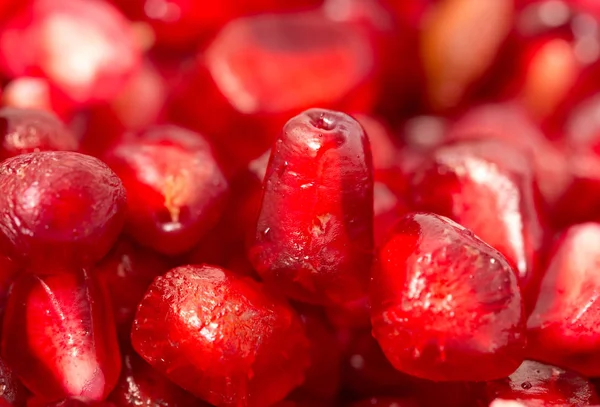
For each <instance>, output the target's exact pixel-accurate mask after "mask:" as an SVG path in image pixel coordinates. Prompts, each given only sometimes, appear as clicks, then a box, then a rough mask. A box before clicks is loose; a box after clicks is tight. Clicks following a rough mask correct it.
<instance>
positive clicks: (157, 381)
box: [108, 348, 208, 407]
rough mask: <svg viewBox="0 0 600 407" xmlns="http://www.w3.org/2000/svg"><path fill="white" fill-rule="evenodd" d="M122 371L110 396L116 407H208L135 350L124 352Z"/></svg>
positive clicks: (109, 398)
mask: <svg viewBox="0 0 600 407" xmlns="http://www.w3.org/2000/svg"><path fill="white" fill-rule="evenodd" d="M121 353H122V354H123V368H122V370H121V377H120V378H119V382H118V383H117V386H116V387H115V389H114V390H113V392H112V393H111V394H110V396H109V397H108V400H109V401H111V402H113V403H114V404H115V405H116V406H117V407H140V406H142V407H144V406H145V407H153V406H165V407H166V406H174V407H202V406H208V404H205V403H203V402H202V401H200V400H198V399H197V398H196V397H194V396H192V395H191V394H189V393H186V392H185V391H184V390H183V389H181V388H180V387H178V386H176V385H174V384H173V383H172V382H171V381H169V380H168V379H167V378H166V377H165V376H163V375H162V374H161V373H159V372H157V371H156V370H154V369H153V368H152V367H151V366H150V365H148V364H147V363H146V362H145V361H144V360H143V359H141V358H140V357H139V356H138V355H137V354H136V353H135V352H133V350H130V349H128V348H127V349H123V350H122V351H121Z"/></svg>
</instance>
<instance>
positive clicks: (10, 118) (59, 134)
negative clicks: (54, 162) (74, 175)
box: [0, 107, 79, 160]
mask: <svg viewBox="0 0 600 407" xmlns="http://www.w3.org/2000/svg"><path fill="white" fill-rule="evenodd" d="M0 137H2V148H1V149H0V160H4V159H6V158H8V157H13V156H16V155H19V154H25V153H32V152H36V151H48V150H61V151H77V149H78V147H79V146H78V144H79V142H78V140H77V138H76V137H75V135H74V134H73V133H72V132H71V131H70V130H69V129H67V127H66V126H65V125H64V124H63V123H62V122H61V121H60V120H59V119H58V117H56V116H55V115H54V114H52V113H49V112H45V111H42V110H34V109H18V108H10V107H5V108H3V109H0Z"/></svg>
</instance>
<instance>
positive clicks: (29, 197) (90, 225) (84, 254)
mask: <svg viewBox="0 0 600 407" xmlns="http://www.w3.org/2000/svg"><path fill="white" fill-rule="evenodd" d="M0 187H1V188H2V191H4V192H3V194H2V195H1V196H0V213H1V215H2V216H1V219H0V231H1V232H2V233H1V235H2V240H3V242H2V246H3V247H2V249H3V250H4V252H5V253H7V254H8V255H11V256H12V255H14V256H16V258H18V259H19V260H20V261H21V262H22V263H24V264H29V265H34V266H38V265H40V266H41V267H39V269H38V270H37V271H43V270H44V269H45V268H48V266H49V264H60V265H61V266H67V265H72V266H81V265H86V264H91V263H93V262H95V261H97V260H99V259H101V258H102V257H103V256H104V255H105V254H106V253H107V252H108V251H109V250H110V247H111V246H112V244H113V243H114V242H115V240H116V238H117V235H118V234H119V232H120V231H121V227H122V224H123V218H124V215H125V213H124V212H125V190H124V189H123V186H122V184H121V181H120V180H119V179H118V178H117V176H116V175H115V174H114V173H113V172H112V171H111V170H110V169H109V168H108V167H107V166H106V165H105V164H104V163H102V162H101V161H99V160H97V159H96V158H93V157H89V156H86V155H83V154H79V153H74V152H66V151H49V152H39V153H30V154H23V155H19V156H17V157H13V158H9V159H8V160H6V161H4V162H3V163H2V164H1V165H0Z"/></svg>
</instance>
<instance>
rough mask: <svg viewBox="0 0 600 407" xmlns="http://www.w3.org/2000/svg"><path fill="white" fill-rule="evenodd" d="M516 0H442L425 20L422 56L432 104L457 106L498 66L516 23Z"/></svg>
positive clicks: (438, 108)
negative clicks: (482, 0) (504, 44)
mask: <svg viewBox="0 0 600 407" xmlns="http://www.w3.org/2000/svg"><path fill="white" fill-rule="evenodd" d="M513 12H514V5H513V2H512V0H493V1H485V2H480V1H471V0H449V1H441V2H437V4H436V5H435V6H434V8H433V10H432V11H431V12H430V15H429V16H428V18H426V19H424V28H423V33H422V35H421V50H420V56H421V58H422V59H423V66H424V70H425V73H426V79H427V81H426V83H427V85H428V86H427V88H428V89H427V91H428V98H429V103H430V104H431V106H432V107H434V108H435V109H437V110H447V109H451V108H454V107H456V106H457V105H458V104H459V103H461V102H462V101H463V99H464V98H465V96H466V95H467V94H468V92H469V91H470V90H471V88H472V86H473V85H474V84H475V83H476V82H477V81H478V80H480V79H481V78H482V77H483V75H484V74H485V73H486V72H487V70H488V69H489V68H490V67H491V66H492V64H493V62H494V60H495V57H496V55H497V53H498V50H499V49H500V46H501V45H502V43H503V42H504V41H505V40H506V38H507V37H508V34H509V33H510V30H511V26H512V17H513Z"/></svg>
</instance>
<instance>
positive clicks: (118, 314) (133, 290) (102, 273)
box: [93, 239, 169, 338]
mask: <svg viewBox="0 0 600 407" xmlns="http://www.w3.org/2000/svg"><path fill="white" fill-rule="evenodd" d="M168 269H169V266H168V264H167V262H166V261H165V259H163V258H162V257H160V256H159V255H157V254H156V253H154V252H152V251H150V250H146V249H143V248H141V247H139V246H137V245H135V244H134V243H133V242H131V241H129V240H127V239H121V240H120V241H119V242H117V244H116V245H115V246H114V247H113V249H112V250H111V252H110V253H109V254H108V255H107V256H106V257H105V258H104V259H103V260H102V261H101V262H100V263H99V264H97V265H96V266H95V267H94V269H93V273H94V274H95V275H97V276H98V278H99V279H100V281H102V282H103V283H104V284H105V286H106V287H107V290H108V292H109V293H110V297H111V300H112V301H111V303H112V307H113V315H114V319H115V322H116V325H117V332H118V333H119V334H121V333H124V334H125V337H126V338H129V335H130V332H131V324H132V322H133V318H134V317H135V312H136V310H137V306H138V304H139V303H140V301H141V300H142V298H143V297H144V294H145V293H146V290H147V289H148V287H149V286H150V284H151V283H152V281H153V280H154V278H155V277H157V276H158V275H160V274H163V273H164V272H166V271H167V270H168Z"/></svg>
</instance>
